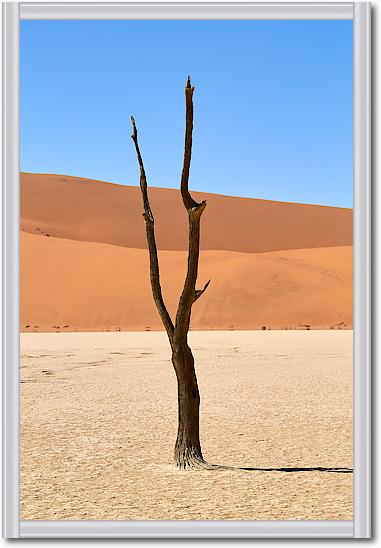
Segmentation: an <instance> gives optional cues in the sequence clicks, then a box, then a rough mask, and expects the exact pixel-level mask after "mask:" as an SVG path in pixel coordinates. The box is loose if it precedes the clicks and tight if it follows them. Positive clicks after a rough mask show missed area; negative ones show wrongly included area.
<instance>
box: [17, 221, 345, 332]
mask: <svg viewBox="0 0 381 548" xmlns="http://www.w3.org/2000/svg"><path fill="white" fill-rule="evenodd" d="M351 251H352V248H351V246H342V247H325V248H318V249H299V250H288V251H277V252H270V253H262V254H253V253H236V252H231V251H203V252H202V253H201V258H200V270H199V280H200V286H201V284H203V283H205V282H206V281H207V280H208V279H209V278H211V279H212V282H211V284H210V286H209V288H208V290H207V292H206V293H205V294H204V295H203V296H202V298H201V299H200V300H199V301H197V303H195V305H194V308H193V315H192V328H193V329H232V328H234V329H258V328H261V327H262V326H266V327H271V328H282V327H283V328H291V327H296V328H301V327H302V326H303V325H305V324H308V325H310V326H311V328H322V327H325V328H327V327H328V328H330V327H333V326H336V327H337V326H338V325H339V324H344V325H345V326H347V327H348V326H350V325H351V323H352V322H351V317H352V311H351V309H352V298H351V297H352V276H351V273H352V262H351ZM159 258H160V265H161V278H162V286H163V291H164V296H165V299H166V301H167V304H168V307H169V310H170V312H171V313H172V314H174V312H175V307H176V305H177V302H178V297H179V294H180V292H181V287H182V283H183V279H184V275H185V268H186V258H187V254H186V252H183V251H161V252H160V257H159ZM21 303H22V306H21V329H22V330H24V331H33V330H37V331H51V330H55V329H56V328H55V327H54V326H60V328H61V329H62V330H63V331H65V330H69V331H72V330H78V331H87V330H94V331H101V330H106V329H110V330H112V331H114V330H116V329H117V328H121V329H122V330H123V329H131V330H142V329H145V328H146V327H147V326H149V327H150V329H152V330H157V329H162V324H161V322H160V318H159V316H158V314H157V311H156V309H155V307H154V304H153V300H152V295H151V289H150V281H149V264H148V252H147V251H146V250H145V249H129V248H123V247H118V246H112V245H107V244H100V243H90V242H81V241H73V240H66V239H62V238H52V237H46V236H45V237H42V236H36V235H33V234H28V233H25V232H21ZM344 325H343V326H344ZM26 326H30V327H26ZM35 326H38V327H35ZM63 326H67V327H63Z"/></svg>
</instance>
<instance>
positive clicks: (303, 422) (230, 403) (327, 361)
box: [21, 331, 353, 520]
mask: <svg viewBox="0 0 381 548" xmlns="http://www.w3.org/2000/svg"><path fill="white" fill-rule="evenodd" d="M190 342H191V346H192V348H193V350H194V355H195V360H196V367H197V374H198V379H199V385H200V392H201V406H202V407H201V437H202V440H201V441H202V446H203V451H204V456H205V458H206V459H207V460H208V461H209V462H212V463H218V464H227V465H234V466H237V467H248V468H257V469H258V470H239V469H237V470H228V471H227V470H219V471H188V472H178V471H176V470H174V469H173V467H172V463H171V461H172V451H173V445H174V441H175V437H176V427H177V424H176V422H177V408H176V407H177V395H176V379H175V374H174V372H173V370H172V365H171V362H170V353H169V348H168V343H167V340H166V336H165V334H164V333H158V332H147V333H145V332H140V333H131V332H129V333H127V332H125V333H123V332H122V333H59V334H55V333H48V334H43V333H35V334H22V335H21V383H22V384H21V517H22V519H48V520H54V519H60V520H63V519H112V520H124V519H126V520H129V519H131V520H144V519H159V520H168V519H180V520H187V519H195V520H200V519H205V520H208V519H217V520H218V519H223V520H225V519H233V520H234V519H237V520H250V519H258V520H272V519H313V520H316V519H322V520H333V519H339V520H341V519H343V520H345V519H352V479H353V478H352V473H351V472H348V471H347V470H337V469H338V468H339V469H346V468H347V469H352V332H351V331H263V332H262V331H250V332H249V331H228V332H226V331H225V332H192V333H190ZM261 468H263V469H268V468H272V469H274V470H261ZM281 468H311V469H312V470H303V471H282V470H277V469H281ZM314 468H325V469H328V470H313V469H314ZM330 469H331V470H330ZM332 469H333V470H332ZM335 469H336V470H335Z"/></svg>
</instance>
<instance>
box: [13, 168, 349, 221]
mask: <svg viewBox="0 0 381 548" xmlns="http://www.w3.org/2000/svg"><path fill="white" fill-rule="evenodd" d="M19 173H20V175H23V174H25V175H53V176H58V177H69V178H71V179H83V180H84V181H94V182H96V183H103V184H105V185H114V186H118V187H129V188H139V186H140V185H139V184H135V185H133V184H126V183H115V182H111V181H105V180H104V179H94V178H92V177H83V176H81V175H67V174H65V173H51V172H34V171H23V170H21V169H20V171H19ZM150 188H152V189H155V190H180V186H179V187H178V188H177V187H162V186H154V185H153V186H151V185H148V189H150ZM189 192H196V193H198V194H210V195H213V196H223V197H225V198H237V199H239V200H259V201H261V202H277V203H280V204H295V205H304V206H316V207H329V208H333V209H345V210H350V211H353V209H354V207H353V206H352V207H345V206H336V205H327V204H322V203H306V202H291V201H285V200H276V199H269V198H251V197H249V196H239V195H236V194H222V193H218V192H209V191H207V190H196V189H194V188H193V189H190V190H189Z"/></svg>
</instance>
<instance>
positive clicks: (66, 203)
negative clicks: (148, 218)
mask: <svg viewBox="0 0 381 548" xmlns="http://www.w3.org/2000/svg"><path fill="white" fill-rule="evenodd" d="M193 194H194V196H195V198H196V199H197V200H199V201H201V200H207V203H208V207H207V209H206V211H205V214H204V215H203V220H202V227H201V249H204V250H223V251H239V252H244V253H264V252H268V251H279V250H285V249H305V248H314V247H334V246H347V245H352V210H351V209H342V208H336V207H325V206H318V205H302V204H293V203H285V202H273V201H268V200H256V199H251V198H235V197H229V196H222V195H218V194H206V193H199V192H195V193H193ZM150 201H151V206H152V210H153V211H154V215H155V227H156V239H157V245H158V248H159V249H162V250H169V251H181V250H186V249H187V237H188V223H187V218H186V211H185V210H184V207H183V205H182V203H181V196H180V192H179V191H178V190H176V189H161V188H150ZM21 230H23V231H25V232H30V233H31V234H37V235H45V234H48V235H50V236H54V237H57V238H66V239H70V240H81V241H89V242H99V243H107V244H111V245H118V246H121V247H129V248H140V249H146V246H147V242H146V237H145V229H144V222H143V219H142V203H141V196H140V189H139V187H138V186H133V187H132V186H122V185H115V184H111V183H104V182H100V181H93V180H89V179H81V178H79V177H66V176H63V175H45V174H43V175H40V174H32V173H22V174H21Z"/></svg>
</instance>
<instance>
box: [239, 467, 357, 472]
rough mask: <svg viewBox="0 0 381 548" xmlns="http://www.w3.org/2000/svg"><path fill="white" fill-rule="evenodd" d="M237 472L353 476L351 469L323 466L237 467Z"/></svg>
mask: <svg viewBox="0 0 381 548" xmlns="http://www.w3.org/2000/svg"><path fill="white" fill-rule="evenodd" d="M239 470H248V471H257V472H333V473H336V474H353V469H352V468H325V467H324V466H316V467H312V466H311V467H305V468H296V467H295V468H251V467H239Z"/></svg>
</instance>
